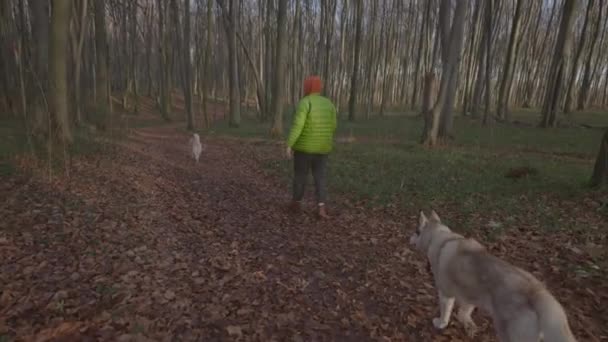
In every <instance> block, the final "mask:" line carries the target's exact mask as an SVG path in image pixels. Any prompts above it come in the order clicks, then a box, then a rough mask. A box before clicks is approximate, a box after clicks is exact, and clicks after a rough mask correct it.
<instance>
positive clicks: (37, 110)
mask: <svg viewBox="0 0 608 342" xmlns="http://www.w3.org/2000/svg"><path fill="white" fill-rule="evenodd" d="M30 10H31V23H32V38H33V44H32V47H31V49H32V50H31V56H32V59H33V60H34V63H33V82H32V89H31V93H32V108H33V113H34V123H33V129H34V135H35V136H36V135H38V134H37V133H38V132H40V133H42V132H45V131H46V130H47V125H46V124H45V122H46V117H47V115H46V113H47V110H46V109H47V108H46V104H45V101H44V96H46V94H44V93H45V92H46V91H47V81H48V65H49V63H48V57H49V2H48V1H33V2H31V3H30ZM23 49H25V46H23Z"/></svg>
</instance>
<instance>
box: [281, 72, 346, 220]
mask: <svg viewBox="0 0 608 342" xmlns="http://www.w3.org/2000/svg"><path fill="white" fill-rule="evenodd" d="M322 87H323V84H322V81H321V78H319V77H318V76H309V77H307V78H306V80H304V97H303V98H302V99H301V100H300V102H299V103H298V106H297V109H296V113H295V117H294V120H293V124H292V126H291V130H290V132H289V137H288V139H287V151H286V152H287V157H288V158H293V171H294V175H293V194H292V196H293V197H292V201H291V204H290V206H289V209H290V211H291V212H293V213H298V212H300V211H301V202H302V198H303V197H304V191H305V189H306V180H307V177H308V173H309V172H310V171H311V170H312V175H313V178H314V182H315V196H316V200H317V206H318V207H317V215H318V217H319V218H321V219H325V218H328V215H327V210H326V207H325V203H326V200H327V178H326V177H327V159H328V155H329V153H330V152H331V151H332V149H333V142H334V133H335V131H336V127H337V118H336V107H335V106H334V104H333V103H332V102H331V101H330V100H329V99H328V98H326V97H324V96H321V90H322Z"/></svg>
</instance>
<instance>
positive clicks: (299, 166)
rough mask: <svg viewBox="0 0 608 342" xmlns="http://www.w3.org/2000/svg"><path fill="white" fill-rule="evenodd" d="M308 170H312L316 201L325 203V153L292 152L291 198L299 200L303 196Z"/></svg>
mask: <svg viewBox="0 0 608 342" xmlns="http://www.w3.org/2000/svg"><path fill="white" fill-rule="evenodd" d="M310 170H312V176H313V178H314V180H315V196H316V199H317V203H325V200H326V199H327V178H326V171H327V155H326V154H310V153H304V152H298V151H294V153H293V173H294V175H293V200H294V201H301V200H302V198H303V197H304V191H305V190H306V180H307V178H308V173H309V172H310Z"/></svg>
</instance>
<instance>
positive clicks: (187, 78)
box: [182, 0, 194, 130]
mask: <svg viewBox="0 0 608 342" xmlns="http://www.w3.org/2000/svg"><path fill="white" fill-rule="evenodd" d="M183 45H184V46H183V52H182V53H183V57H184V60H183V66H182V67H183V75H184V95H185V96H184V98H185V100H186V114H187V120H188V126H187V128H188V130H194V109H193V106H192V77H191V74H192V73H191V72H192V58H191V54H190V0H185V1H184V44H183Z"/></svg>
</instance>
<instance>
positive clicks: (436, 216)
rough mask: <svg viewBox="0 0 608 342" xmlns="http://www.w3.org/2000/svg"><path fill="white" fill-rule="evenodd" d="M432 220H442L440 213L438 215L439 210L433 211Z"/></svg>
mask: <svg viewBox="0 0 608 342" xmlns="http://www.w3.org/2000/svg"><path fill="white" fill-rule="evenodd" d="M431 220H433V221H437V222H441V219H440V218H439V215H437V212H435V210H433V211H431Z"/></svg>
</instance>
